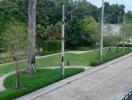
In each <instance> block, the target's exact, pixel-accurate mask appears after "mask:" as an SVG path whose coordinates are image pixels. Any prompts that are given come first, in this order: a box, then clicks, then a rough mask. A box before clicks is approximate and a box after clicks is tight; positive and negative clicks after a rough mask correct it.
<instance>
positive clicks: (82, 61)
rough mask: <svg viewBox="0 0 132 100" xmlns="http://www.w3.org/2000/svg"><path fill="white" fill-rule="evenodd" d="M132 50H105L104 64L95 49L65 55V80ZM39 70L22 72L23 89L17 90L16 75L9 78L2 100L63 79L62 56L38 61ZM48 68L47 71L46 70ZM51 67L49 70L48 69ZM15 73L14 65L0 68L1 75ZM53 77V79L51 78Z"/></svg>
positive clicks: (22, 65)
mask: <svg viewBox="0 0 132 100" xmlns="http://www.w3.org/2000/svg"><path fill="white" fill-rule="evenodd" d="M131 51H132V48H125V52H124V53H123V51H122V48H120V49H119V53H117V48H112V51H111V53H109V48H105V49H104V57H103V58H104V59H105V60H104V62H100V61H99V58H98V52H99V50H98V49H95V50H93V51H90V52H86V53H82V54H74V53H65V55H66V56H65V65H67V61H68V62H69V65H67V66H69V68H67V69H66V70H65V76H64V78H67V77H69V76H72V75H75V74H77V73H80V72H82V71H84V69H83V68H76V67H78V66H86V67H87V66H91V67H92V65H93V67H94V66H95V65H100V64H102V63H105V62H107V61H110V60H112V59H115V58H117V57H120V56H122V55H124V54H127V53H130V52H131ZM49 61H50V62H49ZM36 62H37V66H38V70H37V73H33V74H27V73H25V72H23V71H22V72H21V74H20V79H21V84H22V85H21V88H20V89H16V88H15V79H16V78H15V74H12V75H10V76H8V77H7V78H6V79H5V80H4V83H3V85H4V86H5V88H6V90H4V91H1V92H0V100H2V99H3V100H6V99H7V100H10V99H14V98H16V97H19V96H22V95H24V94H27V93H30V92H32V91H34V90H37V89H39V88H42V87H45V86H47V85H50V84H52V83H55V82H57V81H59V80H61V79H62V77H61V72H60V71H61V70H60V68H59V65H60V55H59V54H57V55H53V56H47V57H42V58H38V59H37V61H36ZM25 66H26V64H25V61H23V62H21V65H20V68H21V70H23V69H24V68H25ZM55 66H58V68H57V69H50V68H53V67H55ZM70 66H76V67H75V68H70ZM45 67H46V69H45ZM47 67H49V69H47ZM13 71H15V67H14V64H8V65H4V66H1V67H0V74H1V75H2V74H6V73H9V72H13ZM51 76H52V77H51Z"/></svg>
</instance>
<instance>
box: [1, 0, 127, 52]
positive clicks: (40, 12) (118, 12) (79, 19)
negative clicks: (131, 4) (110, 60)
mask: <svg viewBox="0 0 132 100" xmlns="http://www.w3.org/2000/svg"><path fill="white" fill-rule="evenodd" d="M62 3H65V5H66V11H65V13H66V17H65V21H66V35H67V36H66V43H67V44H69V43H70V46H69V45H66V46H68V47H75V46H77V44H78V45H80V46H83V45H84V44H87V46H91V45H93V44H95V41H97V38H95V37H97V36H95V34H96V35H97V33H99V24H97V23H99V22H100V11H101V8H97V7H96V6H94V5H92V4H91V3H89V2H88V1H86V0H39V1H38V2H37V12H36V16H37V23H36V31H37V34H36V43H37V45H36V46H37V48H38V50H39V49H40V48H42V44H43V42H44V41H47V40H60V33H61V27H60V26H61V4H62ZM27 10H28V1H27V0H13V1H10V0H3V1H1V2H0V35H1V37H2V36H3V35H2V33H4V30H6V29H7V27H5V26H7V25H6V24H8V23H9V21H10V20H11V19H12V18H13V19H14V20H16V21H19V22H22V23H24V24H25V25H26V26H27V25H28V24H27V21H28V13H27ZM123 14H124V6H123V5H118V4H112V5H110V4H109V3H108V2H105V22H107V23H117V22H118V20H120V22H122V21H123V18H120V17H121V16H122V15H123ZM128 15H129V14H128ZM115 17H116V18H115ZM91 19H93V20H92V21H91V22H90V23H88V22H86V21H83V20H91ZM85 22H86V23H85ZM82 23H83V24H82ZM75 24H80V27H79V26H75ZM85 24H89V25H88V26H87V27H85ZM93 24H96V25H93ZM83 25H84V26H83ZM73 26H74V27H73ZM95 27H96V30H95V32H92V31H91V29H92V28H94V29H95ZM86 28H87V29H86ZM76 30H78V33H77V31H76ZM72 31H73V32H72ZM74 32H75V33H74ZM71 33H73V34H76V37H73V34H71ZM94 33H95V34H94ZM91 34H93V35H94V36H92V37H91ZM80 36H81V38H77V37H80ZM84 36H87V38H83V37H84ZM79 39H81V41H82V42H81V43H80V42H78V41H80V40H79ZM91 41H93V42H92V43H91ZM3 42H4V40H3ZM3 42H2V41H1V43H0V44H1V45H2V44H3ZM1 47H2V46H1ZM1 50H4V49H3V47H2V49H1Z"/></svg>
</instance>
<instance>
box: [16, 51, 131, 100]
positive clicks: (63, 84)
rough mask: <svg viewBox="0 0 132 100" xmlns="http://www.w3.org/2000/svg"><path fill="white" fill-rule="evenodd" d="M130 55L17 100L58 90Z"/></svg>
mask: <svg viewBox="0 0 132 100" xmlns="http://www.w3.org/2000/svg"><path fill="white" fill-rule="evenodd" d="M130 56H132V53H129V54H127V55H124V56H122V57H120V58H117V59H114V60H112V61H110V62H107V63H105V64H103V65H99V66H98V67H95V68H92V69H90V70H87V71H84V72H82V73H79V74H77V75H74V76H71V77H69V78H66V79H64V80H61V81H59V82H56V83H54V84H52V85H49V86H47V87H44V88H42V89H39V90H36V91H34V92H32V93H29V94H27V95H25V96H22V97H19V98H17V99H16V100H31V99H33V98H35V97H38V96H40V95H43V94H47V93H49V92H51V91H54V90H56V89H58V88H61V87H63V86H65V85H67V84H70V83H71V82H73V81H75V80H78V79H80V78H83V77H86V76H88V75H91V74H93V73H95V72H96V71H99V70H101V69H103V68H106V67H108V66H109V65H111V64H114V63H117V62H119V61H121V60H123V59H126V58H128V57H130Z"/></svg>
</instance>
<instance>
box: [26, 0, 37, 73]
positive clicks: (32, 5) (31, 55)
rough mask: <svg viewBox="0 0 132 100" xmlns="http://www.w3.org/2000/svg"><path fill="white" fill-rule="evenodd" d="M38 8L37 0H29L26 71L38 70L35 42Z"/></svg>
mask: <svg viewBox="0 0 132 100" xmlns="http://www.w3.org/2000/svg"><path fill="white" fill-rule="evenodd" d="M36 8H37V0H29V3H28V58H27V60H28V65H27V68H26V72H28V73H33V72H36V64H35V49H36V48H35V47H36V46H35V42H36Z"/></svg>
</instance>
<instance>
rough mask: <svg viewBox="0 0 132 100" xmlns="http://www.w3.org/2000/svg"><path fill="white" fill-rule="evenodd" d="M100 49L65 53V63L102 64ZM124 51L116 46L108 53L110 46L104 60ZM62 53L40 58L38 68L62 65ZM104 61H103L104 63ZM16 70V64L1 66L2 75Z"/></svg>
mask: <svg viewBox="0 0 132 100" xmlns="http://www.w3.org/2000/svg"><path fill="white" fill-rule="evenodd" d="M131 51H132V48H131V49H130V50H129V51H128V50H127V48H126V49H125V53H124V54H127V53H129V52H131ZM98 52H99V50H95V51H92V52H87V53H83V54H72V53H65V65H66V64H67V62H68V61H69V63H70V65H72V66H79V65H82V66H89V65H93V66H95V65H99V64H101V63H100V62H99V56H98ZM124 54H123V52H122V51H121V50H120V52H119V53H118V54H117V52H116V48H113V49H112V53H111V54H109V53H108V48H105V49H104V57H103V58H104V62H107V61H109V60H112V59H115V58H117V57H119V56H122V55H124ZM60 61H61V59H60V55H59V54H58V55H54V56H50V57H44V58H39V59H37V61H36V64H37V67H38V68H44V67H53V66H60ZM104 62H103V63H104ZM25 66H26V62H23V63H21V64H20V68H21V69H23V68H25ZM12 71H15V67H14V64H10V65H5V66H1V67H0V75H1V74H5V73H9V72H12Z"/></svg>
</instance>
